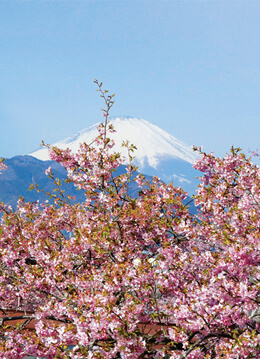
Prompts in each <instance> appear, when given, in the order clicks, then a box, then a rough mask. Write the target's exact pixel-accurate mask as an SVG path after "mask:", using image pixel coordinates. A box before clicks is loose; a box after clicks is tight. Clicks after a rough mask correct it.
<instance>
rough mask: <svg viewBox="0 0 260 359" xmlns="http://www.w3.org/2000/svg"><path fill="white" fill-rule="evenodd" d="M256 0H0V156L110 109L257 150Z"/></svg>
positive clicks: (200, 140)
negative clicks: (106, 99) (110, 99)
mask: <svg viewBox="0 0 260 359" xmlns="http://www.w3.org/2000/svg"><path fill="white" fill-rule="evenodd" d="M259 18H260V2H259V1H257V0H256V1H250V0H244V1H240V0H234V1H229V0H224V1H221V0H216V1H214V0H205V1H200V0H193V1H189V0H186V1H185V0H180V1H175V0H171V1H168V0H161V1H159V0H157V1H152V0H146V1H141V0H129V1H126V0H118V1H110V0H105V1H102V0H93V1H92V0H89V1H88V0H82V1H80V0H73V1H70V0H64V1H60V0H52V1H47V0H31V1H30V0H17V1H13V0H6V1H5V0H0V119H1V141H0V156H2V157H7V158H8V157H12V156H15V155H17V154H26V153H29V152H31V151H33V150H35V149H36V148H37V147H38V146H39V144H40V143H41V141H42V140H44V141H45V142H46V143H53V142H55V141H58V140H61V139H63V138H65V137H67V136H69V135H72V134H74V133H75V132H77V131H79V130H81V129H83V128H86V127H88V126H90V125H92V124H94V123H96V122H98V121H101V120H102V113H101V111H100V108H101V107H102V106H103V103H102V101H101V99H100V98H99V95H98V93H97V92H96V88H95V85H94V83H93V80H94V78H98V79H99V80H100V81H102V82H103V83H104V87H105V88H106V89H108V90H110V91H111V93H114V92H115V93H116V102H115V105H114V107H113V109H112V111H111V115H128V116H136V117H141V118H144V119H145V120H148V121H150V122H152V123H154V124H156V125H158V126H160V127H161V128H163V129H164V130H166V131H168V132H169V133H171V134H172V135H173V136H175V137H177V138H178V139H180V140H182V141H184V142H186V143H187V144H190V145H191V144H195V145H203V146H204V149H205V150H206V151H214V152H215V153H216V154H217V155H220V156H223V155H224V154H225V153H226V152H227V151H229V149H230V147H231V146H232V145H234V146H240V147H242V148H243V149H244V151H246V152H247V151H248V149H249V148H251V149H256V148H258V147H260V139H259V133H260V41H259V38H260V21H259Z"/></svg>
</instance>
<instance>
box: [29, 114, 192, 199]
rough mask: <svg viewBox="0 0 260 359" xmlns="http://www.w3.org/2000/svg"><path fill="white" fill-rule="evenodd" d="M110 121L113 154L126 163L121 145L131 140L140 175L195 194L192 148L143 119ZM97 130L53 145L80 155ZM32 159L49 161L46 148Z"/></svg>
mask: <svg viewBox="0 0 260 359" xmlns="http://www.w3.org/2000/svg"><path fill="white" fill-rule="evenodd" d="M110 121H111V123H113V125H114V128H115V130H116V132H115V133H112V134H110V133H109V137H110V138H112V139H113V140H114V141H115V146H114V147H113V151H116V152H121V153H122V155H123V156H124V157H126V161H125V163H127V150H126V148H124V147H121V144H122V142H123V141H125V140H129V141H130V143H132V144H134V145H135V146H136V147H137V150H136V151H135V153H134V156H135V160H134V163H135V164H136V165H137V166H138V167H139V171H141V172H143V173H145V174H148V175H157V176H159V177H160V178H161V179H162V180H165V181H167V182H168V181H171V180H173V181H174V183H175V185H177V186H181V187H183V188H184V189H186V190H187V191H188V192H189V193H191V192H192V193H194V191H195V187H196V184H195V182H196V180H195V176H196V171H195V170H194V169H193V168H192V163H193V162H194V161H195V159H196V158H197V156H196V154H195V153H194V152H193V150H192V148H191V147H189V146H188V145H186V144H185V143H183V142H181V141H179V140H178V139H177V138H175V137H173V136H172V135H170V134H169V133H167V132H166V131H164V130H162V129H161V128H159V127H157V126H155V125H153V124H151V123H150V122H148V121H146V120H143V119H140V118H132V117H113V118H110ZM97 126H98V124H95V125H93V126H91V127H89V128H86V129H84V130H82V131H80V132H78V133H76V134H75V135H73V136H71V137H68V138H66V139H64V140H62V141H59V142H56V143H55V144H53V145H54V146H57V147H59V148H61V149H67V148H70V149H71V150H72V151H73V152H77V150H78V148H79V145H80V143H83V142H86V143H88V144H90V143H91V142H92V141H93V139H94V138H95V137H96V136H97V135H98V131H97ZM29 155H31V156H33V157H36V158H38V159H40V160H43V161H46V160H49V153H48V149H47V148H40V149H38V150H36V151H34V152H31V153H30V154H29Z"/></svg>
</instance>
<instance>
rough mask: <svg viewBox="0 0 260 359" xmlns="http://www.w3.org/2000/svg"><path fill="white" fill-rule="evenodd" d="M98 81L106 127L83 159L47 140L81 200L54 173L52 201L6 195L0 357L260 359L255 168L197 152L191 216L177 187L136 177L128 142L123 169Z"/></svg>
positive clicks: (242, 159) (109, 99)
mask: <svg viewBox="0 0 260 359" xmlns="http://www.w3.org/2000/svg"><path fill="white" fill-rule="evenodd" d="M95 82H96V84H97V85H98V90H99V91H100V95H101V97H102V98H103V99H104V101H105V104H106V107H105V109H104V110H103V113H104V123H102V124H101V125H100V126H99V136H98V137H97V138H96V139H95V141H94V143H93V144H86V143H84V144H82V145H81V148H80V150H79V152H78V153H77V154H73V153H72V152H71V151H70V150H60V149H58V148H55V147H53V148H50V156H51V158H52V159H53V160H56V161H58V162H59V163H61V165H62V166H64V167H65V168H66V170H67V173H68V180H67V181H69V182H72V183H74V185H75V186H76V187H77V188H78V189H79V190H81V191H84V192H85V201H84V203H78V204H72V203H71V201H70V199H71V198H70V197H69V196H66V194H65V193H64V192H63V190H62V188H61V183H60V181H59V180H58V179H56V178H54V175H53V173H52V170H51V168H49V169H48V170H47V175H48V176H49V177H50V178H51V179H52V180H53V181H54V182H55V184H56V190H55V191H54V193H52V194H47V196H49V197H50V198H49V201H48V200H46V202H45V203H42V204H40V203H38V202H37V203H25V202H24V201H23V200H22V199H20V200H19V202H18V206H17V209H15V210H14V209H12V208H10V207H6V206H5V205H4V204H3V203H2V204H1V211H2V223H1V227H0V258H1V262H0V311H1V319H0V324H1V326H0V358H6V359H9V358H10V359H20V358H24V357H25V356H34V357H38V358H47V359H53V358H107V359H108V358H111V359H112V358H118V359H119V358H123V359H135V358H136V359H137V358H172V359H202V358H217V359H220V358H228V359H238V358H240V359H242V358H259V357H260V325H259V321H260V319H259V317H260V315H259V310H258V308H259V301H260V298H259V280H260V274H259V263H260V255H259V249H260V247H259V238H260V170H259V168H258V167H257V166H256V165H254V164H253V163H252V162H251V160H250V159H248V158H246V156H245V155H244V154H242V153H241V152H240V151H239V150H237V149H232V150H231V153H230V154H228V155H227V156H226V157H225V158H223V159H222V158H216V157H214V155H213V154H206V153H203V152H201V151H200V153H201V156H200V158H199V159H198V160H197V162H196V163H195V165H194V166H195V168H196V169H198V170H200V171H201V172H202V174H203V176H202V177H201V183H200V185H199V187H198V190H197V194H196V196H195V198H194V200H195V203H196V205H197V206H198V214H197V215H192V214H190V212H189V209H188V207H187V206H186V205H184V204H183V201H184V199H185V197H186V196H187V194H186V193H185V192H184V191H183V190H182V189H181V188H176V187H174V185H173V184H169V185H168V184H165V183H162V182H161V181H160V180H159V179H158V178H156V177H154V178H153V180H152V182H148V181H147V180H146V179H145V177H144V176H143V175H141V174H137V173H136V168H135V167H134V166H133V164H132V160H133V155H134V146H133V145H131V144H129V143H124V144H123V146H126V147H127V148H128V153H129V165H128V166H127V171H126V172H125V173H124V174H121V175H118V174H117V171H116V170H117V169H118V168H119V166H120V165H121V164H122V163H123V159H122V157H121V155H120V154H119V153H114V152H113V141H112V140H111V139H110V138H109V133H111V132H112V131H115V129H114V128H113V126H112V124H111V123H109V121H108V116H109V111H110V109H111V106H112V105H113V95H112V96H110V95H108V94H107V92H106V91H104V90H103V89H102V84H99V83H98V81H96V80H95ZM133 181H135V182H136V183H137V184H138V186H139V193H138V196H137V197H136V198H132V197H131V196H129V194H128V191H129V188H130V187H131V183H133ZM36 189H37V190H39V189H38V188H36Z"/></svg>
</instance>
